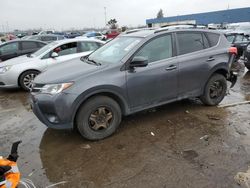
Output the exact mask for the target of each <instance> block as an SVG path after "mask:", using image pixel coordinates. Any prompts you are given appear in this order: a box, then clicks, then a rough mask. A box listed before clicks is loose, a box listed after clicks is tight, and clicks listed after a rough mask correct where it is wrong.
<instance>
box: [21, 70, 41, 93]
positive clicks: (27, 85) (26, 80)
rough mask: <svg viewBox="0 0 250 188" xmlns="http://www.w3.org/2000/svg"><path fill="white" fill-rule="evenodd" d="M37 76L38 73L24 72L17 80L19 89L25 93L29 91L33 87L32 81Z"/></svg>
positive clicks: (32, 71)
mask: <svg viewBox="0 0 250 188" xmlns="http://www.w3.org/2000/svg"><path fill="white" fill-rule="evenodd" d="M38 74H39V72H38V71H34V70H30V71H26V72H24V73H23V74H22V75H21V76H20V79H19V83H20V86H21V88H22V89H23V90H25V91H30V90H31V89H32V86H33V81H34V79H35V77H36V76H37V75H38Z"/></svg>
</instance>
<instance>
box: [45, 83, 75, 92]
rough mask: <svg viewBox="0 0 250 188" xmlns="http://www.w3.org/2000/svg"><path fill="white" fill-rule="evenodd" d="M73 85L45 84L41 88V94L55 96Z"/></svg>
mask: <svg viewBox="0 0 250 188" xmlns="http://www.w3.org/2000/svg"><path fill="white" fill-rule="evenodd" d="M72 85H73V83H62V84H47V85H45V86H43V87H42V88H41V93H48V94H51V95H55V94H57V93H60V92H62V91H63V90H65V89H67V88H69V87H70V86H72Z"/></svg>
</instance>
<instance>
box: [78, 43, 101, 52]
mask: <svg viewBox="0 0 250 188" xmlns="http://www.w3.org/2000/svg"><path fill="white" fill-rule="evenodd" d="M99 47H100V46H99V44H98V43H96V42H80V43H79V52H87V51H94V50H96V49H97V48H99Z"/></svg>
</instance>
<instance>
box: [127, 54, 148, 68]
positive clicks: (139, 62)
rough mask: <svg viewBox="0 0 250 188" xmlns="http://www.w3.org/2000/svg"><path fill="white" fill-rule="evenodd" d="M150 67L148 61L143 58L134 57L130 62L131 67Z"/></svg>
mask: <svg viewBox="0 0 250 188" xmlns="http://www.w3.org/2000/svg"><path fill="white" fill-rule="evenodd" d="M147 65H148V59H147V58H145V57H142V56H137V57H134V58H133V60H132V61H131V62H130V65H129V67H130V68H134V67H146V66H147Z"/></svg>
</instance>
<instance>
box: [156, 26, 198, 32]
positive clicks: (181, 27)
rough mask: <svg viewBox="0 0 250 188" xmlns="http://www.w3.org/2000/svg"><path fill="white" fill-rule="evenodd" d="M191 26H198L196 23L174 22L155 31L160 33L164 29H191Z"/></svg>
mask: <svg viewBox="0 0 250 188" xmlns="http://www.w3.org/2000/svg"><path fill="white" fill-rule="evenodd" d="M191 28H197V25H196V24H173V25H169V26H164V27H162V28H159V29H157V30H156V31H155V33H160V32H163V31H169V30H173V29H191Z"/></svg>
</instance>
